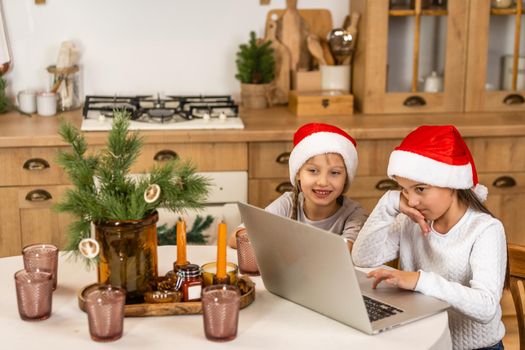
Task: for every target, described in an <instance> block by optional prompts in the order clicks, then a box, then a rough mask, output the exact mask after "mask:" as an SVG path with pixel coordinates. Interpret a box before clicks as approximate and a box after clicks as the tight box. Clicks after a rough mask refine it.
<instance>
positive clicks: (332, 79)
mask: <svg viewBox="0 0 525 350" xmlns="http://www.w3.org/2000/svg"><path fill="white" fill-rule="evenodd" d="M319 69H320V70H321V90H341V91H344V92H346V93H348V92H350V65H348V64H346V65H340V66H325V65H321V66H320V67H319Z"/></svg>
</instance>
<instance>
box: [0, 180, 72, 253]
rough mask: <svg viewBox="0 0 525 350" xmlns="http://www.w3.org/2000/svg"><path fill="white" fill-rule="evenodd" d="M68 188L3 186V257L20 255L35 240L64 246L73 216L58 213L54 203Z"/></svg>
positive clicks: (0, 202)
mask: <svg viewBox="0 0 525 350" xmlns="http://www.w3.org/2000/svg"><path fill="white" fill-rule="evenodd" d="M66 188H67V186H45V187H16V188H15V187H5V188H0V256H11V255H20V253H21V251H22V248H23V247H24V246H26V245H28V244H33V243H44V242H45V243H52V244H55V245H56V246H58V247H59V248H60V249H63V248H64V247H65V245H66V243H67V237H68V236H67V234H66V232H67V229H68V226H69V224H70V223H71V222H72V218H71V216H69V215H68V214H62V213H60V214H59V213H57V212H56V211H55V210H54V209H53V205H54V204H55V203H57V200H58V199H59V198H60V197H61V196H62V194H63V193H64V190H65V189H66Z"/></svg>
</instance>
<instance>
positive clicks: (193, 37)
mask: <svg viewBox="0 0 525 350" xmlns="http://www.w3.org/2000/svg"><path fill="white" fill-rule="evenodd" d="M0 1H2V4H3V9H4V16H5V19H6V24H7V32H8V37H9V41H10V45H11V55H12V60H13V65H12V68H11V69H10V71H9V72H8V73H7V74H6V75H5V78H6V80H7V81H8V84H9V87H8V92H9V93H10V94H12V95H14V93H16V92H17V91H19V90H22V89H35V90H44V89H46V88H49V76H48V74H47V71H46V67H47V66H49V65H51V64H55V63H56V59H57V55H58V49H59V47H60V43H61V42H62V41H65V40H72V41H73V42H74V43H75V44H76V45H77V46H78V47H79V48H80V51H81V60H80V65H81V69H82V80H83V81H82V85H83V90H84V94H115V93H118V94H126V93H132V94H151V93H157V92H161V93H166V94H199V93H200V94H232V95H235V96H237V95H238V94H239V90H240V86H239V82H238V81H237V80H236V79H235V77H234V76H235V72H236V67H235V53H236V52H237V48H238V46H239V44H241V43H243V42H246V41H247V40H248V39H249V32H250V31H251V30H255V32H256V33H257V35H258V36H262V35H263V34H264V23H265V19H266V14H267V12H268V11H269V10H270V9H273V8H284V7H285V0H272V1H271V5H270V6H262V5H260V4H259V0H47V1H46V4H45V5H35V3H34V0H0ZM298 5H299V8H326V9H329V10H331V12H332V17H333V21H334V25H335V26H341V25H342V22H343V20H344V17H345V16H346V15H347V14H348V12H349V1H348V0H299V1H298Z"/></svg>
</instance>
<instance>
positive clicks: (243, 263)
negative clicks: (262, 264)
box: [235, 230, 260, 276]
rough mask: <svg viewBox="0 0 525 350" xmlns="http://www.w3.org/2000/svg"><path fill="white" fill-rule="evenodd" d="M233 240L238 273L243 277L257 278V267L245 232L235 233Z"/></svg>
mask: <svg viewBox="0 0 525 350" xmlns="http://www.w3.org/2000/svg"><path fill="white" fill-rule="evenodd" d="M235 238H236V240H237V261H238V263H239V271H240V272H241V273H242V274H244V275H252V276H259V275H260V273H259V266H257V261H256V260H255V253H254V251H253V247H252V244H251V242H250V238H249V237H248V234H247V233H246V230H240V231H237V233H236V235H235Z"/></svg>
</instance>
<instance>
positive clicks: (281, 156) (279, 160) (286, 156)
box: [275, 152, 290, 164]
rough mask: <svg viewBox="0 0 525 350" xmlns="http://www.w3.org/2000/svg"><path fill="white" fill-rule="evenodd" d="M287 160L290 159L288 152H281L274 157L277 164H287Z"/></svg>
mask: <svg viewBox="0 0 525 350" xmlns="http://www.w3.org/2000/svg"><path fill="white" fill-rule="evenodd" d="M289 160H290V152H284V153H281V154H279V155H278V156H277V158H276V159H275V161H276V162H277V163H279V164H288V161H289Z"/></svg>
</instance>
